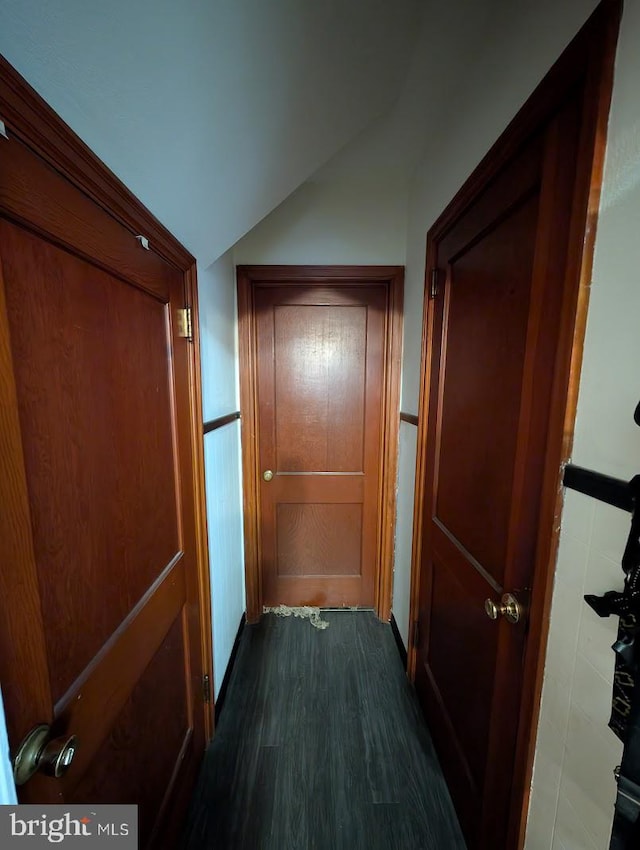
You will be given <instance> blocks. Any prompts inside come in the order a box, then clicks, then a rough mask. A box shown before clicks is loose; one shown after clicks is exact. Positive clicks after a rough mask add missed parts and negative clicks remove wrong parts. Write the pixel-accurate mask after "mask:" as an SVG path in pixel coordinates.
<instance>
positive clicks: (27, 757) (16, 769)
mask: <svg viewBox="0 0 640 850" xmlns="http://www.w3.org/2000/svg"><path fill="white" fill-rule="evenodd" d="M76 740H77V739H76V736H75V735H70V736H68V737H67V736H63V737H62V738H51V727H50V726H49V725H48V724H47V723H40V724H39V725H38V726H34V728H33V729H32V730H31V731H30V732H29V733H28V735H27V736H26V738H25V739H24V740H23V741H22V743H21V744H20V746H19V747H18V752H17V753H16V755H15V758H14V759H13V778H14V780H15V783H16V785H24V784H25V782H28V781H29V779H31V777H32V776H33V775H34V773H38V772H40V773H44V774H46V775H47V776H53V777H54V778H55V779H59V778H60V777H61V776H63V775H64V774H65V773H66V772H67V770H68V769H69V767H70V766H71V762H72V761H73V757H74V755H75V754H76Z"/></svg>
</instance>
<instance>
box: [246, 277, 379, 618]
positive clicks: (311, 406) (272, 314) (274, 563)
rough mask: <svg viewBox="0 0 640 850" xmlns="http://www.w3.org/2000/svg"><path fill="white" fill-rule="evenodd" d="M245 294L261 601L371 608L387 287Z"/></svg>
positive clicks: (288, 288)
mask: <svg viewBox="0 0 640 850" xmlns="http://www.w3.org/2000/svg"><path fill="white" fill-rule="evenodd" d="M254 297H255V302H254V303H255V327H256V352H257V404H258V458H259V461H258V462H259V469H260V473H261V477H260V482H259V486H260V508H261V512H260V516H261V521H260V532H261V534H260V547H261V550H260V551H261V559H260V560H261V569H262V591H263V601H264V604H265V605H279V604H286V605H318V606H323V607H334V606H363V607H373V606H374V604H375V602H376V580H377V576H378V558H379V554H378V553H379V540H378V535H379V529H380V525H379V504H380V482H381V474H382V472H381V458H382V445H381V441H382V423H383V400H384V363H385V334H386V325H387V302H388V287H387V286H385V285H384V284H381V283H368V284H361V285H351V286H349V285H338V284H334V285H316V286H310V285H309V284H305V283H295V282H291V283H289V284H288V285H282V284H280V285H268V284H264V285H260V286H257V288H256V290H255V295H254Z"/></svg>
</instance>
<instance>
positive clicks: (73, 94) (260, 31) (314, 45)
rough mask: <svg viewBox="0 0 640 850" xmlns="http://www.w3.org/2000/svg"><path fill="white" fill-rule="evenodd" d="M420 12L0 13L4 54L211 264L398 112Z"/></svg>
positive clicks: (11, 6)
mask: <svg viewBox="0 0 640 850" xmlns="http://www.w3.org/2000/svg"><path fill="white" fill-rule="evenodd" d="M422 5H423V4H422V3H421V2H420V0H393V2H392V3H390V2H388V0H321V2H317V1H316V0H181V2H176V0H108V2H96V0H57V2H55V3H54V2H48V0H2V2H1V3H0V52H1V53H2V54H3V55H4V56H5V57H6V58H7V59H8V61H9V62H11V64H13V65H14V67H15V68H16V69H17V70H18V71H19V72H20V73H21V74H23V76H25V77H26V79H27V80H28V81H29V82H30V83H31V85H32V86H34V88H35V89H36V90H37V91H38V92H39V93H40V94H41V95H42V96H43V97H44V98H45V99H46V100H47V101H48V102H49V103H50V104H51V105H52V106H53V108H54V109H56V111H57V112H58V113H59V114H60V115H61V116H62V117H63V118H64V120H65V121H66V122H67V123H68V124H69V125H70V126H71V127H72V128H73V129H74V130H75V131H76V132H77V133H78V135H79V136H80V137H81V138H82V139H83V140H84V141H85V142H86V143H87V144H88V145H89V146H90V147H91V148H92V149H93V150H94V151H95V152H96V153H97V154H98V155H99V156H100V157H101V158H102V159H103V160H104V161H105V162H106V163H107V165H108V166H109V167H110V168H111V169H112V170H113V171H114V172H115V173H116V174H117V175H118V176H119V177H120V178H121V179H122V180H123V181H124V182H125V183H126V184H127V185H128V186H129V187H130V188H131V189H132V190H133V191H134V192H135V193H136V194H137V195H138V197H139V198H140V199H141V200H142V201H143V202H144V203H145V204H146V205H147V206H148V207H149V208H150V209H151V210H152V212H154V213H155V214H156V216H157V217H158V218H159V219H160V220H161V221H162V222H163V223H164V224H165V225H166V226H167V227H168V228H169V229H170V230H171V231H172V232H173V233H175V234H176V236H178V238H180V239H181V240H182V241H183V243H184V244H185V245H186V246H187V247H188V248H189V249H190V250H191V251H192V253H194V255H195V256H196V257H197V258H198V260H199V261H200V263H201V264H202V265H205V266H206V265H207V264H208V263H209V262H211V261H212V260H214V259H215V258H216V257H217V256H219V255H220V254H221V253H222V252H224V251H225V250H226V249H227V248H229V247H230V246H231V245H233V244H234V243H235V242H236V241H237V240H238V239H239V238H240V237H241V236H242V235H243V234H244V233H246V232H247V231H248V230H250V229H251V228H252V227H253V226H254V225H255V224H256V223H257V222H258V221H259V220H260V219H261V218H262V217H264V216H265V215H266V214H267V213H269V212H270V211H271V210H272V209H273V208H274V207H275V206H276V205H277V204H279V203H280V202H281V201H282V200H283V199H284V198H285V197H287V195H289V194H290V193H291V192H292V191H293V190H294V189H295V188H296V187H297V186H299V185H300V184H301V183H302V182H303V181H304V180H305V179H307V178H308V177H309V176H310V175H311V174H312V173H313V172H314V171H315V170H316V169H318V167H319V166H321V165H322V164H323V163H324V162H326V161H327V160H329V159H330V158H331V156H332V155H333V154H334V153H335V152H336V151H338V150H339V149H340V148H341V147H342V146H344V145H345V144H346V143H347V142H349V140H351V139H352V138H354V137H355V136H357V134H358V133H360V132H361V131H362V130H363V129H364V128H365V127H366V126H367V125H368V124H369V123H370V122H372V121H374V120H375V119H376V118H379V116H381V115H382V114H384V113H385V112H386V111H387V110H389V108H390V107H391V106H392V104H393V103H394V101H395V99H396V98H397V96H398V93H399V91H400V88H401V84H402V82H403V80H404V78H405V75H406V72H407V68H408V66H409V62H410V59H411V55H412V52H413V46H414V42H415V37H416V34H417V32H418V30H419V24H420V17H421V6H422ZM0 117H1V116H0Z"/></svg>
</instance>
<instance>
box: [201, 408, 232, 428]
mask: <svg viewBox="0 0 640 850" xmlns="http://www.w3.org/2000/svg"><path fill="white" fill-rule="evenodd" d="M236 419H240V411H239V410H234V412H233V413H226V414H225V415H224V416H218V417H217V419H209V420H208V422H205V423H204V425H203V426H202V431H203V433H204V434H210V433H211V431H217V430H218V428H224V426H225V425H229V424H230V423H231V422H235V421H236Z"/></svg>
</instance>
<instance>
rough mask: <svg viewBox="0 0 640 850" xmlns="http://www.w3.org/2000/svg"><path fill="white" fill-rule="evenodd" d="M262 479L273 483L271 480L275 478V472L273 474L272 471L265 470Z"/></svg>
mask: <svg viewBox="0 0 640 850" xmlns="http://www.w3.org/2000/svg"><path fill="white" fill-rule="evenodd" d="M262 477H263V478H264V480H265V481H271V479H272V478H273V472H271V470H270V469H265V471H264V472H263V473H262Z"/></svg>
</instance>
